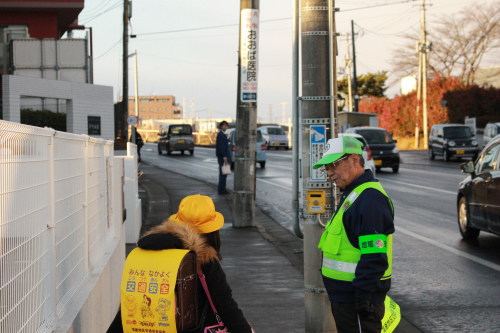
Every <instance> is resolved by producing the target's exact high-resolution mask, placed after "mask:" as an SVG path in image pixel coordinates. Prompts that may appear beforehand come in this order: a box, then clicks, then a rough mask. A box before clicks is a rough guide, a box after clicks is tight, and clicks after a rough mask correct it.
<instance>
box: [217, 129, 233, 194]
mask: <svg viewBox="0 0 500 333" xmlns="http://www.w3.org/2000/svg"><path fill="white" fill-rule="evenodd" d="M227 128H228V124H227V121H225V120H223V121H221V122H220V124H219V133H217V140H216V143H215V155H216V156H217V162H218V163H219V185H218V187H217V192H218V193H219V194H229V192H228V191H227V190H226V179H227V175H224V174H223V173H222V166H223V165H224V163H228V164H230V163H231V152H230V151H229V143H228V141H227V136H226V134H225V133H224V132H225V131H226V130H227Z"/></svg>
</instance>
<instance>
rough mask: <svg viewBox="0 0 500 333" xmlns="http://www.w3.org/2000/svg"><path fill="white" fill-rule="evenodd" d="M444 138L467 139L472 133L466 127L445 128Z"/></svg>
mask: <svg viewBox="0 0 500 333" xmlns="http://www.w3.org/2000/svg"><path fill="white" fill-rule="evenodd" d="M444 137H445V138H448V139H454V138H463V139H469V138H471V137H472V132H471V131H470V128H469V127H466V126H460V127H445V128H444Z"/></svg>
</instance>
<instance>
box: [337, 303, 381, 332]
mask: <svg viewBox="0 0 500 333" xmlns="http://www.w3.org/2000/svg"><path fill="white" fill-rule="evenodd" d="M331 306H332V313H333V318H334V319H335V325H336V326H337V333H360V330H359V326H360V325H361V329H362V331H361V333H380V332H381V331H382V318H383V317H384V312H385V308H384V303H379V304H373V312H372V313H371V314H370V315H369V316H368V317H365V316H360V315H358V313H357V311H356V308H355V307H354V303H331ZM358 316H359V320H358Z"/></svg>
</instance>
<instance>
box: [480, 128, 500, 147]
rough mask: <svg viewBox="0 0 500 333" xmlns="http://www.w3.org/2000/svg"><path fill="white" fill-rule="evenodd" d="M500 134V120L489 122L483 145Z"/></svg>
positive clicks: (485, 130)
mask: <svg viewBox="0 0 500 333" xmlns="http://www.w3.org/2000/svg"><path fill="white" fill-rule="evenodd" d="M498 134H500V122H498V123H487V124H486V126H485V127H484V134H483V147H484V146H486V145H487V144H488V142H490V140H491V139H493V138H494V137H495V136H497V135H498Z"/></svg>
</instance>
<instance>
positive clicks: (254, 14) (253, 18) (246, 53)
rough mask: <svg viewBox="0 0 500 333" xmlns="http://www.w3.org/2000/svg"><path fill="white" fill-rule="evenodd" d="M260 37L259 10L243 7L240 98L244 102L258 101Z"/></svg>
mask: <svg viewBox="0 0 500 333" xmlns="http://www.w3.org/2000/svg"><path fill="white" fill-rule="evenodd" d="M258 37H259V10H258V9H243V10H242V11H241V36H240V43H241V45H240V52H241V54H240V61H241V65H240V78H241V80H240V81H241V86H240V91H241V96H240V99H241V101H242V102H257V54H258V44H259V38H258Z"/></svg>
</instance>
